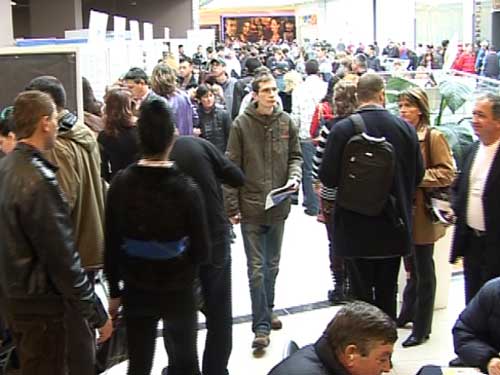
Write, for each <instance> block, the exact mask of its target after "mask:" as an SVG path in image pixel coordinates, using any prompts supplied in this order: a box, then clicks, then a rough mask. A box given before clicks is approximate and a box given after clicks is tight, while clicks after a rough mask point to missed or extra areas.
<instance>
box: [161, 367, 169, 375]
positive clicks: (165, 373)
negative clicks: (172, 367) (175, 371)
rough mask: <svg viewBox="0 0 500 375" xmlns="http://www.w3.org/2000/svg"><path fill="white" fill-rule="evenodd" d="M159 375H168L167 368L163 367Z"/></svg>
mask: <svg viewBox="0 0 500 375" xmlns="http://www.w3.org/2000/svg"><path fill="white" fill-rule="evenodd" d="M161 375H168V366H167V367H164V368H163V370H161Z"/></svg>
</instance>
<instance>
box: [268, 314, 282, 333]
mask: <svg viewBox="0 0 500 375" xmlns="http://www.w3.org/2000/svg"><path fill="white" fill-rule="evenodd" d="M281 328H283V323H282V322H281V320H280V318H279V317H278V315H276V314H275V313H273V314H272V315H271V329H273V330H275V331H277V330H279V329H281Z"/></svg>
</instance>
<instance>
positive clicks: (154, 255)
mask: <svg viewBox="0 0 500 375" xmlns="http://www.w3.org/2000/svg"><path fill="white" fill-rule="evenodd" d="M188 244H189V238H188V237H183V238H181V239H180V240H177V241H165V242H159V241H141V240H133V239H130V238H127V239H125V242H124V244H123V246H122V248H123V249H124V250H125V253H126V254H127V255H129V256H133V257H137V258H142V259H150V260H169V259H173V258H177V257H179V256H181V255H183V254H184V253H185V252H186V250H187V247H188Z"/></svg>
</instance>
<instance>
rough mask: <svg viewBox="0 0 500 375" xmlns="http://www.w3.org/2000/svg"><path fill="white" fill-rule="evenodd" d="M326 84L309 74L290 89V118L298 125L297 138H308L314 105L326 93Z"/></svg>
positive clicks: (309, 136)
mask: <svg viewBox="0 0 500 375" xmlns="http://www.w3.org/2000/svg"><path fill="white" fill-rule="evenodd" d="M327 86H328V84H327V83H326V82H324V81H323V80H322V79H321V78H320V77H319V76H317V75H309V76H307V78H306V80H305V81H304V82H302V83H301V84H300V85H299V86H297V87H296V88H295V90H293V91H292V118H293V119H294V121H295V124H296V125H297V126H298V127H299V138H300V139H310V138H311V135H310V134H309V129H310V128H311V121H312V118H313V115H314V110H315V109H316V105H317V104H318V103H319V102H320V101H321V99H323V97H324V96H325V95H326V90H327Z"/></svg>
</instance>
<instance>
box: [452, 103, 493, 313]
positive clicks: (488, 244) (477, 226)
mask: <svg viewBox="0 0 500 375" xmlns="http://www.w3.org/2000/svg"><path fill="white" fill-rule="evenodd" d="M472 126H473V128H474V131H475V133H476V135H477V136H478V137H479V141H477V142H475V143H473V144H472V146H471V148H470V150H469V152H467V153H466V154H465V158H464V164H463V167H462V171H461V173H460V175H459V176H458V179H457V181H456V183H455V187H454V190H455V194H454V196H455V199H454V202H453V209H454V211H455V214H456V216H457V224H456V230H455V235H454V238H453V244H452V247H451V262H452V263H454V262H455V261H456V260H457V259H458V258H459V257H463V264H464V279H465V283H464V285H465V302H466V303H469V302H470V301H471V300H472V298H473V297H474V295H475V294H476V293H477V291H478V290H479V289H480V288H481V286H483V284H484V283H485V282H486V281H488V280H490V279H493V278H495V277H498V276H500V253H499V251H498V250H499V248H500V196H499V194H498V192H499V190H500V153H499V152H498V148H499V144H500V96H498V95H494V94H486V95H485V96H482V97H480V98H478V100H477V101H476V103H475V105H474V110H473V112H472Z"/></svg>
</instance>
